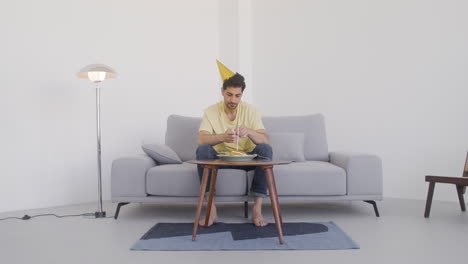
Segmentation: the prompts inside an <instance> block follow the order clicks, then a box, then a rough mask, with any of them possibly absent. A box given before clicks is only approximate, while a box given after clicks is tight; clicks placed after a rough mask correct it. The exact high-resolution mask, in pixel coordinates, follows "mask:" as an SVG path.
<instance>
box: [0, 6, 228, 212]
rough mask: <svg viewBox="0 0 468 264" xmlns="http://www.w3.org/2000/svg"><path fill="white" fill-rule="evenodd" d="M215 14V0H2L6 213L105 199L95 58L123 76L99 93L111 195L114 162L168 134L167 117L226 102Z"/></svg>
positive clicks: (2, 196) (1, 207) (0, 195)
mask: <svg viewBox="0 0 468 264" xmlns="http://www.w3.org/2000/svg"><path fill="white" fill-rule="evenodd" d="M218 14H219V6H218V2H217V1H216V0H204V1H190V0H184V1H182V0H178V1H149V0H147V1H124V0H121V1H116V0H112V1H111V0H105V1H104V0H101V1H93V0H83V1H59V0H44V1H40V2H37V1H32V0H27V1H26V0H23V1H10V2H8V3H3V4H2V8H0V32H1V38H2V41H0V58H1V59H0V81H1V86H0V89H1V96H0V123H1V126H2V127H1V131H0V144H1V146H2V151H1V152H0V153H1V154H0V164H1V165H0V172H1V174H0V212H1V211H10V210H20V209H28V208H38V207H48V206H55V205H63V204H72V203H81V202H91V201H96V200H97V199H96V198H97V176H96V128H95V89H94V88H93V85H92V84H91V83H90V82H88V81H86V80H81V79H78V78H76V76H75V74H76V73H77V72H78V71H79V70H80V69H81V68H82V67H83V66H85V65H87V64H91V63H105V64H108V65H109V66H111V67H113V68H115V70H116V71H117V72H118V73H120V75H119V77H118V78H117V79H115V80H108V81H105V82H104V83H103V90H102V94H101V100H102V101H101V104H102V105H101V114H102V116H101V117H102V151H103V153H102V158H103V191H104V199H109V197H110V190H109V186H110V184H109V183H110V177H109V173H110V165H111V162H112V160H113V159H115V158H117V157H119V156H123V155H130V154H134V153H140V152H141V150H140V145H141V142H142V141H145V142H159V143H161V142H163V141H164V131H165V127H166V124H165V122H166V119H167V116H168V115H169V114H172V113H174V114H182V115H189V116H201V114H202V109H203V108H205V107H207V106H209V105H210V104H212V103H213V102H215V101H216V100H217V99H218V98H219V96H218V93H219V87H220V83H219V82H220V81H219V76H218V71H217V68H216V63H215V59H217V58H218V55H219V54H218V47H219V45H218V42H219V38H218V37H219V33H218V32H219V28H218V26H219V23H218V19H219V17H218Z"/></svg>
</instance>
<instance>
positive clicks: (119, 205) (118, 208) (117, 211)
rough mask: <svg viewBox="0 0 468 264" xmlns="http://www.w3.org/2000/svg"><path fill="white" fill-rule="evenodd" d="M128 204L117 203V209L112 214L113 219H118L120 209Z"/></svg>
mask: <svg viewBox="0 0 468 264" xmlns="http://www.w3.org/2000/svg"><path fill="white" fill-rule="evenodd" d="M127 204H129V203H119V204H118V205H117V209H116V210H115V214H114V219H117V218H118V217H119V213H120V207H122V206H124V205H127Z"/></svg>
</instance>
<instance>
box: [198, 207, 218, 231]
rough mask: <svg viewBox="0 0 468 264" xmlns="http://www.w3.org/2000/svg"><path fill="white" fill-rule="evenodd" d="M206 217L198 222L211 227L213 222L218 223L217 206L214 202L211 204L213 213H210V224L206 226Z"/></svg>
mask: <svg viewBox="0 0 468 264" xmlns="http://www.w3.org/2000/svg"><path fill="white" fill-rule="evenodd" d="M205 218H206V217H203V218H202V219H201V220H200V221H199V222H198V224H199V225H201V226H204V227H209V226H212V225H213V223H216V222H217V221H218V214H217V213H216V206H215V205H214V204H212V205H211V213H210V219H209V220H208V225H207V226H205Z"/></svg>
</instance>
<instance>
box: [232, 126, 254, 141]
mask: <svg viewBox="0 0 468 264" xmlns="http://www.w3.org/2000/svg"><path fill="white" fill-rule="evenodd" d="M236 132H238V133H237V135H238V136H239V137H241V138H243V137H248V136H249V135H250V132H251V130H250V128H248V127H246V126H244V125H241V126H240V127H239V128H237V129H236Z"/></svg>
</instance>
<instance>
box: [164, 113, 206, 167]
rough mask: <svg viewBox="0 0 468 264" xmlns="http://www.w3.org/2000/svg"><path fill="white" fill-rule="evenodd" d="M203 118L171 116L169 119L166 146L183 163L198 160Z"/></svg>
mask: <svg viewBox="0 0 468 264" xmlns="http://www.w3.org/2000/svg"><path fill="white" fill-rule="evenodd" d="M201 120H202V119H201V118H199V117H186V116H179V115H170V116H169V117H168V119H167V129H166V145H168V146H169V147H170V148H171V149H173V150H174V151H175V152H176V153H177V155H179V157H180V159H181V160H182V161H187V160H194V159H196V155H195V152H196V151H197V147H198V143H197V138H198V128H199V127H200V123H201Z"/></svg>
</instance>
